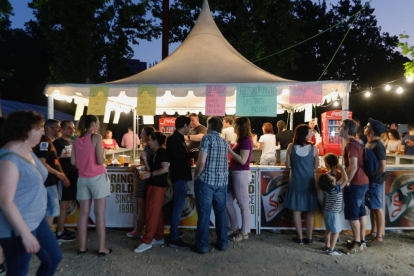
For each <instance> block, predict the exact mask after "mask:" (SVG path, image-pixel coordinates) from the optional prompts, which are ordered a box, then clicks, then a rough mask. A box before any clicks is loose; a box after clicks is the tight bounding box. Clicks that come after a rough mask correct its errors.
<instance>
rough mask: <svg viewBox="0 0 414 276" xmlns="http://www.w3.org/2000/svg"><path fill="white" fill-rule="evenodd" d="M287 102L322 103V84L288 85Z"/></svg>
mask: <svg viewBox="0 0 414 276" xmlns="http://www.w3.org/2000/svg"><path fill="white" fill-rule="evenodd" d="M289 102H290V103H291V104H296V103H298V104H300V103H305V104H306V103H308V104H311V103H323V98H322V84H321V83H314V84H297V85H289Z"/></svg>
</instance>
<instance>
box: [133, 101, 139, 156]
mask: <svg viewBox="0 0 414 276" xmlns="http://www.w3.org/2000/svg"><path fill="white" fill-rule="evenodd" d="M133 116H134V136H135V135H137V134H136V133H137V129H139V122H137V121H138V120H137V110H136V109H134V115H133ZM132 140H133V144H132V145H133V149H134V150H133V151H132V161H133V162H135V157H136V155H137V154H136V152H137V139H135V137H133V139H132ZM131 163H132V162H131Z"/></svg>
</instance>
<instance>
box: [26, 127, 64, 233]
mask: <svg viewBox="0 0 414 276" xmlns="http://www.w3.org/2000/svg"><path fill="white" fill-rule="evenodd" d="M44 129H45V135H43V136H42V138H41V139H40V143H39V144H38V145H37V146H36V147H34V148H33V152H34V153H35V154H36V156H37V157H38V158H39V159H40V161H42V163H43V165H44V166H45V167H46V169H47V172H48V175H47V179H46V181H45V186H46V191H47V210H46V220H47V222H48V223H49V225H50V226H52V223H53V220H54V219H55V217H59V215H60V207H59V194H58V187H57V186H58V182H59V181H61V182H62V185H63V186H64V187H69V185H70V181H69V179H68V178H67V177H66V175H65V173H64V172H63V170H62V167H61V166H60V163H59V155H58V153H57V151H56V148H55V146H54V145H53V141H54V140H55V139H56V138H58V137H59V136H60V135H61V128H60V122H59V121H57V120H54V119H49V120H46V122H45V125H44Z"/></svg>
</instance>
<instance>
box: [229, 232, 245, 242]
mask: <svg viewBox="0 0 414 276" xmlns="http://www.w3.org/2000/svg"><path fill="white" fill-rule="evenodd" d="M248 239H249V234H241V233H239V234H237V235H235V236H233V237H232V239H231V241H235V242H241V241H244V240H248Z"/></svg>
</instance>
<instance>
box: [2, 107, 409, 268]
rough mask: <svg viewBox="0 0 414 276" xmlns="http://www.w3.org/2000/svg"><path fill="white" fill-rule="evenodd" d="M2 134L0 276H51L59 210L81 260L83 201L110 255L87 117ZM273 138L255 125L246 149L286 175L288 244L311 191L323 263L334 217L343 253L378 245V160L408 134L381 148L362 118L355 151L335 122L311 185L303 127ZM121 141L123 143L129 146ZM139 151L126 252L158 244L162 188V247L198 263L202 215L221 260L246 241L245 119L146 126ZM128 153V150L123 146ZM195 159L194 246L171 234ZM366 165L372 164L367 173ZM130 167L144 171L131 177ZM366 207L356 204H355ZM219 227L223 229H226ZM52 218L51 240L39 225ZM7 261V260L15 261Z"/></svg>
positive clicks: (31, 117)
mask: <svg viewBox="0 0 414 276" xmlns="http://www.w3.org/2000/svg"><path fill="white" fill-rule="evenodd" d="M2 124H3V126H2V131H3V133H7V136H6V135H2V137H6V138H7V139H6V140H5V141H2V145H1V149H0V245H1V247H2V248H3V250H4V254H5V257H6V261H7V264H8V272H9V274H10V275H25V274H27V271H28V268H29V263H30V258H31V255H32V254H37V256H38V257H39V259H40V260H41V265H40V267H39V269H38V273H39V275H43V274H44V275H53V273H54V272H55V270H56V269H57V266H58V264H59V262H60V261H61V260H62V253H61V250H60V248H59V244H58V242H69V241H73V240H75V239H76V235H75V233H74V232H71V231H69V230H68V229H66V228H65V227H64V221H65V217H66V211H67V209H68V207H69V202H70V201H71V200H75V199H76V200H78V202H79V204H80V214H79V220H78V224H77V236H78V240H79V250H78V255H84V254H87V252H88V246H87V223H88V218H89V214H90V212H91V206H92V201H93V203H94V210H93V211H94V214H95V218H96V221H95V224H96V232H97V238H98V254H97V256H98V257H103V256H106V255H108V254H110V253H112V252H113V251H112V249H110V248H108V247H107V246H106V242H105V241H106V240H105V230H106V223H105V208H106V198H107V197H108V196H109V195H110V180H109V177H108V174H107V171H106V168H105V166H104V161H105V156H104V148H107V149H111V148H113V149H116V148H117V147H118V145H117V143H116V141H114V140H113V139H112V133H111V132H110V131H107V132H106V135H105V137H104V139H102V137H101V135H99V134H97V133H98V130H99V128H100V122H99V119H98V118H97V117H96V116H94V115H84V116H82V117H81V119H80V121H79V124H78V127H77V129H76V138H75V139H74V140H72V139H73V137H75V135H74V134H75V126H74V124H73V122H70V121H62V122H59V121H57V120H53V119H49V120H46V121H45V122H44V120H43V117H42V116H41V115H38V114H36V113H35V112H33V111H19V112H14V113H11V114H10V115H9V116H8V118H7V120H5V122H3V121H2ZM277 129H278V133H277V134H276V135H275V134H274V132H273V126H272V124H270V123H265V124H263V135H262V136H261V137H260V139H259V140H258V144H259V148H260V149H262V156H261V160H260V164H264V165H275V164H276V150H277V149H280V155H281V159H282V160H283V161H284V163H285V165H286V168H288V169H290V179H289V184H288V190H287V193H286V196H285V200H284V205H285V208H287V209H290V210H292V211H293V220H294V225H295V227H296V230H297V234H298V236H297V237H295V238H294V242H297V243H299V244H303V243H305V244H311V243H313V236H312V234H313V233H312V232H313V224H314V213H315V211H316V209H317V204H318V203H317V196H316V193H317V190H318V189H320V190H322V191H324V203H323V210H324V219H325V225H326V235H325V247H324V250H326V251H327V252H328V254H330V255H341V254H342V253H341V252H340V251H339V250H338V249H337V248H336V247H335V246H336V241H337V239H338V236H339V233H340V232H341V224H340V222H339V213H340V212H342V210H343V202H344V203H345V204H344V205H345V207H344V213H345V219H347V220H349V222H350V225H351V228H352V232H353V241H352V243H350V244H349V248H348V249H349V251H348V252H350V253H355V252H359V251H362V250H365V249H366V247H367V246H368V247H369V246H378V245H381V244H383V234H384V214H383V212H382V194H383V191H382V189H383V185H382V183H383V182H384V180H385V164H386V163H385V156H386V155H385V154H386V150H387V149H388V150H389V151H391V150H393V149H395V148H398V149H399V150H405V152H406V154H411V152H413V153H414V142H413V140H414V126H410V127H409V135H407V136H406V137H404V138H403V139H402V140H401V141H400V140H399V134H398V131H396V130H393V129H391V130H390V131H388V132H387V140H386V141H384V142H383V141H382V140H381V135H382V134H383V133H384V131H385V128H384V125H383V124H382V123H381V122H379V121H376V120H373V119H370V120H369V122H368V124H367V125H366V126H365V127H364V128H363V137H364V138H365V139H366V142H364V140H363V139H362V137H361V138H360V140H362V141H358V140H357V139H356V135H357V133H358V131H359V123H358V122H357V121H355V120H350V119H348V120H344V121H343V122H342V124H341V125H340V127H339V134H340V136H341V137H342V138H343V139H344V140H345V141H346V146H345V150H344V153H343V166H341V165H339V161H338V157H337V156H336V155H333V154H327V155H326V156H325V157H324V163H325V167H326V169H327V173H326V174H323V175H322V176H321V177H320V178H319V180H318V183H317V179H316V178H315V170H316V169H318V167H319V158H318V156H319V152H318V148H317V147H316V145H315V143H316V142H317V139H318V134H317V132H316V131H315V130H314V122H313V121H312V122H310V123H309V124H301V125H299V126H297V127H296V129H295V131H294V132H293V131H290V130H286V125H285V123H284V122H283V121H279V122H278V123H277ZM133 135H134V133H133V131H132V128H131V134H130V133H127V134H126V136H127V137H125V136H124V138H125V141H123V145H124V144H125V143H128V142H127V140H133V139H134V136H133ZM140 137H141V140H139V139H138V137H137V138H136V139H138V140H137V142H136V143H137V145H139V144H140V142H142V143H143V144H144V145H145V147H144V151H143V153H142V155H141V157H140V158H141V164H139V165H132V166H131V167H130V170H131V171H134V172H135V174H134V183H135V185H136V188H135V197H137V202H138V204H137V207H138V210H137V211H138V212H137V213H138V216H137V224H136V227H135V228H134V229H133V231H131V232H128V233H127V236H128V237H138V238H142V242H141V244H140V245H139V246H138V247H137V248H136V249H135V250H134V252H136V253H141V252H144V251H146V250H148V249H150V248H152V246H153V245H156V244H164V242H165V241H164V215H163V211H162V206H163V202H164V195H165V191H166V187H167V186H168V181H169V179H170V180H171V182H172V185H173V199H172V201H173V203H172V206H173V207H172V213H171V229H170V232H171V236H170V240H169V245H170V246H171V247H177V248H187V247H189V248H190V249H191V250H192V251H194V252H197V253H199V254H204V253H206V251H207V245H208V241H209V225H210V212H211V208H213V210H214V213H215V220H216V221H215V228H216V234H217V240H216V243H215V246H216V248H217V249H218V250H221V251H225V250H226V249H227V247H228V242H229V241H234V242H241V241H244V240H248V239H249V233H250V210H249V194H248V184H249V182H250V180H251V173H250V161H251V156H252V150H253V144H254V142H253V134H252V132H251V125H250V120H249V118H247V117H237V118H236V119H233V118H231V117H225V118H224V119H221V118H219V117H214V116H213V117H210V118H209V119H208V120H207V126H206V127H205V126H203V125H201V124H200V122H199V118H198V116H197V114H190V116H178V117H177V118H176V121H175V131H174V133H173V134H172V135H171V136H170V137H168V139H167V137H166V136H165V135H164V134H162V133H161V132H158V131H155V129H154V128H153V127H144V128H143V129H142V132H141V135H140ZM129 142H130V141H129ZM368 150H369V151H371V152H372V154H374V155H375V158H376V162H377V163H376V165H377V167H376V169H375V171H369V170H368V167H370V165H372V164H368V163H367V161H366V160H365V158H364V155H365V154H366V151H368ZM192 158H195V159H196V160H197V164H196V168H195V174H194V191H195V199H196V208H197V213H198V221H197V230H196V233H195V244H193V245H190V244H189V243H187V242H185V241H184V240H183V233H182V232H180V231H179V228H178V224H179V222H180V218H181V213H182V211H183V208H184V204H185V198H186V194H187V191H186V183H187V182H188V181H191V180H193V177H192V174H191V165H192V164H191V159H192ZM374 165H375V164H374ZM138 166H141V167H144V168H145V169H144V170H143V171H137V170H136V168H137V167H138ZM366 196H367V198H368V200H367V202H365V200H366ZM235 200H237V204H238V206H239V207H240V212H241V218H242V220H241V225H239V223H238V219H237V211H236V209H235V208H234V205H233V203H234V201H235ZM365 205H367V206H368V207H369V209H370V210H371V212H370V215H371V222H372V225H373V228H372V229H373V230H372V236H373V237H372V241H371V242H369V243H367V242H366V238H365V230H366V223H367V220H366V211H365ZM302 212H305V213H306V238H304V237H303V234H302V221H301V213H302ZM227 217H228V219H227ZM55 218H57V229H56V233H55V234H54V233H52V231H51V225H52V223H53V221H54V219H55ZM16 252H17V253H16Z"/></svg>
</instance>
